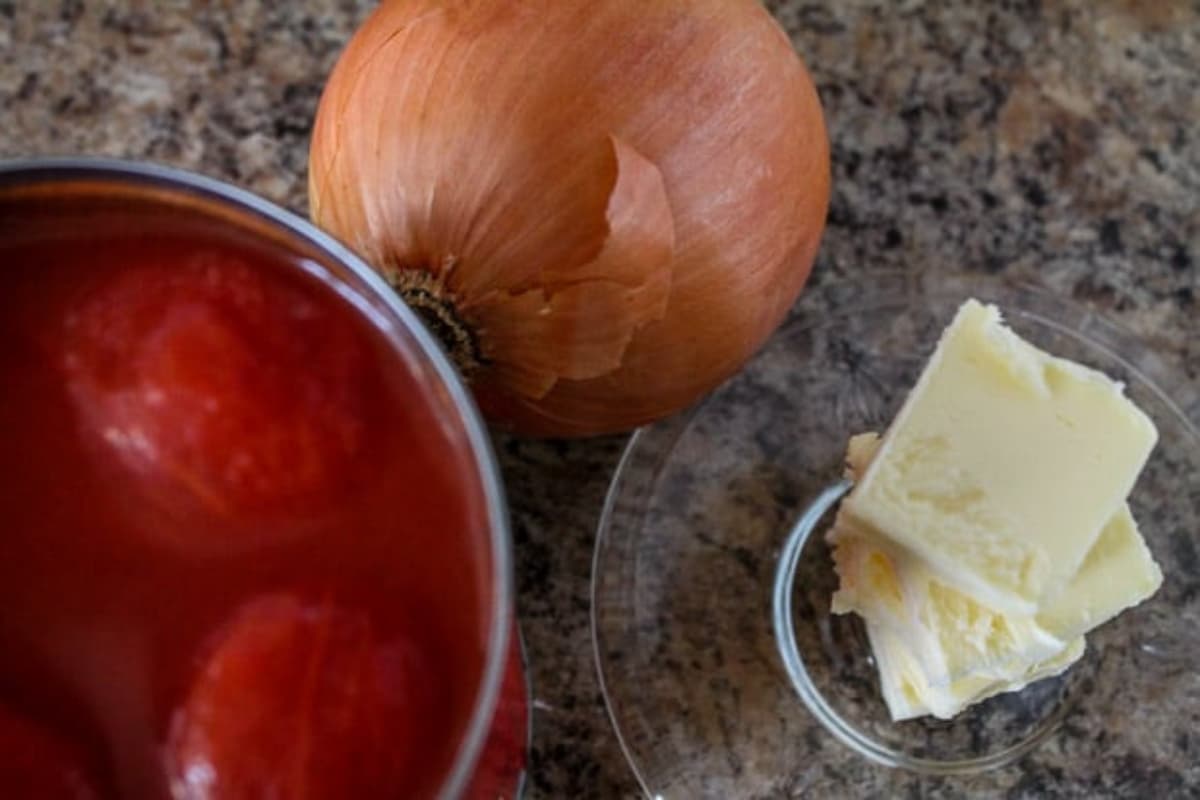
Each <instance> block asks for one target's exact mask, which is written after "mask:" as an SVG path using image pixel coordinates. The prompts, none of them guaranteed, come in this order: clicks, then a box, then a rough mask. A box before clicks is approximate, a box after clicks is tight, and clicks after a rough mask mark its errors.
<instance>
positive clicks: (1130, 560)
mask: <svg viewBox="0 0 1200 800" xmlns="http://www.w3.org/2000/svg"><path fill="white" fill-rule="evenodd" d="M878 447H879V437H878V436H877V435H876V434H860V435H858V436H854V437H852V438H851V440H850V443H849V445H848V447H847V455H846V462H847V477H849V478H851V479H856V478H857V477H858V476H859V475H861V474H863V473H864V472H865V471H866V470H867V468H868V466H869V464H870V462H871V460H872V458H873V457H874V456H875V455H876V451H877V450H878ZM828 539H829V541H830V542H831V544H832V545H833V548H834V560H835V566H836V568H837V572H838V574H839V577H840V580H841V585H840V587H839V589H838V591H837V592H836V593H835V595H834V598H833V610H834V611H835V612H836V613H845V612H848V611H855V612H857V613H859V614H860V615H861V616H862V617H863V618H864V619H865V620H866V622H867V627H868V634H869V635H870V638H871V643H872V649H873V650H875V655H876V660H877V663H878V666H879V671H880V683H881V688H882V690H883V693H884V696H885V700H886V701H887V704H888V707H889V710H890V711H891V712H892V714H893V717H894V718H895V719H907V718H909V717H911V716H919V715H921V714H924V713H932V714H934V715H936V716H941V717H947V716H952V715H953V714H955V713H957V711H959V710H961V709H962V708H964V707H965V706H966V705H968V704H970V703H973V702H977V701H978V700H980V699H983V698H984V697H989V696H991V695H994V694H997V693H1000V692H1004V691H1015V690H1016V689H1018V688H1021V687H1024V686H1025V685H1027V684H1028V683H1030V682H1032V681H1034V680H1039V679H1041V678H1043V677H1048V676H1050V675H1054V674H1058V673H1059V672H1061V671H1062V670H1063V669H1065V668H1066V667H1067V666H1068V665H1069V664H1071V663H1073V662H1074V661H1075V660H1076V659H1077V658H1078V656H1079V654H1080V653H1082V650H1083V640H1082V634H1084V633H1086V632H1087V631H1088V630H1090V629H1091V628H1093V627H1095V626H1096V625H1099V624H1102V623H1103V622H1106V621H1107V620H1109V619H1111V618H1112V617H1113V616H1115V615H1116V614H1118V613H1120V611H1122V610H1123V609H1125V608H1128V607H1130V606H1133V605H1136V604H1137V603H1139V602H1141V601H1142V600H1144V599H1146V598H1147V597H1149V596H1150V595H1152V594H1153V593H1154V592H1155V591H1156V590H1157V589H1158V587H1159V585H1160V584H1161V582H1162V573H1161V571H1160V570H1159V568H1158V565H1157V564H1155V562H1154V559H1153V557H1152V556H1151V555H1150V552H1149V550H1148V548H1147V547H1146V545H1145V542H1144V541H1143V540H1142V537H1141V535H1140V533H1139V532H1138V530H1137V526H1136V524H1135V523H1134V520H1133V516H1132V514H1131V513H1130V512H1129V509H1128V507H1126V506H1124V505H1123V506H1122V507H1121V509H1120V510H1119V511H1118V512H1117V513H1116V514H1115V515H1114V516H1113V517H1112V519H1111V520H1110V521H1109V524H1108V525H1106V526H1105V527H1104V530H1103V532H1102V533H1101V535H1100V537H1099V538H1098V539H1097V541H1096V543H1095V545H1094V546H1093V547H1092V549H1091V550H1090V551H1089V552H1088V554H1087V556H1086V558H1085V559H1084V562H1083V564H1082V565H1081V567H1080V570H1079V571H1078V572H1077V573H1076V574H1075V575H1074V576H1073V577H1072V579H1071V580H1070V582H1069V583H1068V584H1067V587H1066V588H1065V589H1064V590H1063V591H1062V592H1061V593H1060V594H1059V596H1058V597H1057V598H1056V599H1055V601H1053V602H1052V603H1050V604H1049V605H1048V607H1047V608H1046V609H1045V610H1043V611H1042V612H1041V613H1040V614H1038V615H1036V616H1031V615H1006V614H1002V613H1000V612H997V611H994V610H992V609H990V608H987V607H986V606H984V605H982V604H980V603H978V602H976V601H975V600H973V599H972V598H970V597H968V596H966V595H964V594H962V593H960V592H958V591H956V590H954V589H952V588H950V587H947V586H944V585H942V584H941V583H939V581H938V580H937V578H936V576H934V575H933V574H932V573H931V572H930V571H929V570H928V569H926V568H925V566H924V565H923V564H922V562H921V561H920V560H919V559H915V558H914V557H913V556H912V555H911V554H909V553H907V552H906V551H904V550H902V549H896V548H894V547H891V546H890V543H889V542H888V541H887V540H885V539H883V538H882V537H879V536H878V535H877V534H874V533H873V532H871V531H870V530H869V529H868V528H866V527H864V525H863V524H862V523H861V522H859V521H857V520H855V519H854V518H853V517H851V516H850V515H848V514H845V513H839V515H838V519H837V522H836V523H835V525H834V528H833V529H832V530H831V531H830V533H829V535H828Z"/></svg>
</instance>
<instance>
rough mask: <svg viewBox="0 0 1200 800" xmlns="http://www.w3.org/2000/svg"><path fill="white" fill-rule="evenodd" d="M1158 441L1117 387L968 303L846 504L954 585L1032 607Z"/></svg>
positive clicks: (1070, 567) (994, 603) (1075, 561)
mask: <svg viewBox="0 0 1200 800" xmlns="http://www.w3.org/2000/svg"><path fill="white" fill-rule="evenodd" d="M1156 439H1157V431H1156V430H1155V428H1154V425H1153V423H1152V422H1151V421H1150V419H1149V418H1148V417H1147V416H1146V415H1145V414H1144V413H1142V412H1141V410H1139V409H1138V408H1137V407H1136V406H1135V405H1134V404H1133V403H1132V402H1131V401H1130V400H1129V399H1128V398H1126V397H1125V395H1124V393H1123V391H1122V386H1121V385H1120V384H1119V383H1116V382H1115V381H1113V380H1111V379H1110V378H1108V377H1107V376H1105V375H1103V374H1101V373H1099V372H1096V371H1095V370H1091V369H1088V368H1087V367H1084V366H1081V365H1079V364H1075V363H1073V362H1070V361H1067V360H1065V359H1061V358H1056V357H1054V356H1051V355H1048V354H1046V353H1044V352H1042V351H1040V350H1038V349H1037V348H1035V347H1034V346H1033V345H1031V344H1029V343H1028V342H1026V341H1024V340H1023V339H1021V338H1020V337H1018V336H1017V335H1016V334H1015V333H1013V332H1012V331H1011V330H1009V329H1008V328H1006V327H1005V326H1004V325H1003V324H1002V321H1001V318H1000V313H999V311H997V310H996V309H995V308H994V307H991V306H983V305H981V304H980V303H978V302H977V301H974V300H969V301H967V302H966V303H965V304H964V305H963V306H962V308H961V309H960V310H959V312H958V314H957V315H956V317H955V319H954V321H953V322H952V323H951V325H950V326H949V327H948V328H947V329H946V331H945V333H944V334H943V335H942V339H941V341H940V342H939V344H938V346H937V349H936V351H935V352H934V354H933V357H932V358H931V360H930V362H929V364H928V365H927V366H926V368H925V371H924V372H923V374H922V375H921V378H920V380H919V381H918V383H917V385H916V387H915V388H914V389H913V390H912V392H911V394H910V395H909V397H908V399H907V400H906V402H905V403H904V406H903V407H902V409H901V410H900V413H899V415H898V416H897V418H896V420H895V421H894V422H893V424H892V426H891V428H889V430H888V432H887V434H886V436H885V437H884V439H883V442H882V445H881V447H880V449H879V452H878V454H877V455H876V457H875V458H874V459H873V460H872V461H871V464H870V466H869V467H868V468H867V470H866V472H865V473H864V474H863V475H862V480H861V481H860V482H859V483H858V484H857V485H856V486H855V488H854V490H853V491H852V492H851V494H850V496H849V497H848V498H847V499H846V501H845V502H844V503H843V508H844V509H846V510H847V511H848V512H849V513H850V514H851V515H852V516H853V517H855V518H856V519H857V520H859V521H861V522H862V523H865V524H866V525H867V526H869V527H870V528H871V529H873V530H875V531H878V532H879V533H880V534H882V535H883V536H884V537H885V538H886V539H887V540H889V541H892V542H894V543H895V544H897V545H898V546H900V547H902V548H904V549H905V550H906V551H908V552H911V553H912V554H913V555H914V556H915V557H916V558H919V559H920V560H921V561H922V562H923V563H924V564H925V565H927V567H928V568H929V569H930V570H931V572H933V573H934V574H936V575H937V576H938V578H939V580H940V581H941V582H942V583H943V584H944V585H946V586H949V587H952V588H954V589H957V590H958V591H960V592H962V593H963V594H966V595H968V596H969V597H972V598H975V599H976V600H978V601H979V602H981V603H984V604H986V605H987V606H988V607H990V608H993V609H996V610H998V611H1001V612H1004V613H1007V614H1026V615H1029V614H1033V613H1035V612H1036V611H1037V610H1038V609H1039V608H1040V607H1041V605H1042V604H1043V603H1044V602H1046V601H1048V600H1050V599H1052V598H1053V596H1054V594H1055V593H1056V592H1058V591H1061V590H1062V588H1063V587H1065V586H1066V584H1067V583H1068V581H1069V580H1070V579H1071V577H1072V576H1073V575H1074V574H1075V573H1076V572H1077V571H1078V570H1079V567H1080V566H1081V564H1082V563H1083V560H1084V557H1085V556H1086V555H1087V553H1088V552H1089V551H1090V550H1091V549H1092V546H1093V545H1094V544H1095V543H1096V540H1097V538H1098V537H1099V536H1100V532H1101V531H1102V530H1103V529H1104V526H1105V525H1106V523H1107V522H1108V521H1109V519H1110V518H1112V516H1113V515H1114V514H1116V513H1117V511H1118V510H1119V509H1120V508H1121V505H1122V503H1123V502H1124V500H1125V497H1126V496H1127V495H1128V493H1129V491H1130V489H1132V487H1133V483H1134V480H1135V479H1136V478H1137V475H1138V473H1139V472H1140V470H1141V468H1142V466H1143V465H1144V464H1145V462H1146V459H1147V458H1148V457H1149V454H1150V451H1151V449H1152V448H1153V447H1154V444H1155V442H1156Z"/></svg>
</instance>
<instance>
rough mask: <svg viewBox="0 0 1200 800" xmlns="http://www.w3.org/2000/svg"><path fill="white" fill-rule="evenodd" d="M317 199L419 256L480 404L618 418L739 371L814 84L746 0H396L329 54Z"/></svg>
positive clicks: (371, 242) (802, 234)
mask: <svg viewBox="0 0 1200 800" xmlns="http://www.w3.org/2000/svg"><path fill="white" fill-rule="evenodd" d="M309 193H310V204H311V213H312V217H313V220H314V221H315V222H316V223H317V224H318V225H320V226H321V227H323V228H325V229H326V230H328V231H329V232H331V233H333V234H334V235H335V236H338V237H339V238H341V239H342V240H344V241H345V242H346V243H347V244H349V245H350V246H351V247H352V248H354V249H355V250H357V251H358V252H359V253H360V254H361V255H362V256H363V257H364V258H365V259H366V260H367V261H368V262H370V263H371V264H372V265H373V266H374V267H375V268H376V269H378V270H379V271H381V272H383V273H384V274H385V275H388V276H390V277H393V278H395V276H396V275H397V274H399V273H402V272H404V271H406V270H424V271H427V272H429V273H430V274H431V275H433V276H434V277H435V278H436V279H437V280H438V282H439V283H440V284H441V285H442V286H444V290H445V296H446V298H447V299H448V301H449V302H450V303H452V305H453V307H454V311H455V314H456V316H457V317H458V318H459V319H460V320H461V322H462V323H463V324H464V325H465V326H466V327H467V328H469V329H470V331H471V334H472V338H473V340H474V341H475V342H477V343H478V348H479V350H480V352H479V356H480V362H481V364H482V366H481V367H480V368H479V369H478V370H476V371H475V372H474V373H473V374H472V375H470V376H468V377H469V378H470V380H471V383H472V387H473V389H474V391H475V395H476V399H477V401H478V402H479V404H480V407H481V408H482V409H483V411H484V413H485V414H486V415H487V416H488V417H489V418H490V419H491V420H492V421H494V422H497V423H499V424H501V425H503V426H506V427H510V428H514V429H516V430H518V431H520V432H524V433H528V434H536V435H553V436H578V435H590V434H598V433H608V432H615V431H621V430H627V429H629V428H631V427H634V426H637V425H640V424H643V423H646V422H650V421H652V420H654V419H657V418H660V417H662V416H665V415H667V414H670V413H672V412H674V411H676V410H678V409H680V408H682V407H684V406H686V405H688V404H689V403H691V402H693V401H694V400H695V399H696V398H698V397H699V396H701V395H702V394H703V393H705V392H707V391H708V390H710V389H712V388H713V387H714V386H716V385H717V384H718V383H720V382H721V381H723V380H724V379H725V378H727V377H729V376H730V375H731V374H733V373H734V372H735V371H737V369H738V368H739V367H740V366H741V365H742V364H743V363H744V362H745V360H746V359H747V358H748V357H749V356H750V355H752V354H753V353H754V352H755V351H756V350H757V349H758V348H759V347H760V346H761V345H762V343H763V342H764V341H765V340H766V338H767V337H768V336H769V335H770V334H771V333H772V332H773V331H774V330H775V328H776V327H777V326H778V325H779V323H780V322H781V321H782V320H783V317H784V316H785V315H786V313H787V311H788V309H789V308H790V307H791V306H792V304H793V303H794V301H795V299H796V297H797V296H798V295H799V293H800V291H801V289H802V288H803V286H804V283H805V281H806V280H807V278H808V275H809V272H810V271H811V268H812V263H813V260H814V258H815V256H816V251H817V248H818V245H819V242H820V237H821V233H822V230H823V228H824V222H825V214H826V210H827V206H828V199H829V145H828V139H827V136H826V133H825V125H824V119H823V116H822V113H821V106H820V101H819V99H818V97H817V94H816V91H815V89H814V87H813V85H812V81H811V80H810V78H809V76H808V74H807V72H806V71H805V69H804V66H803V64H802V63H801V62H800V59H799V58H798V57H797V55H796V54H795V51H794V50H793V49H792V46H791V43H790V42H789V41H788V39H787V37H786V35H785V34H784V33H783V31H782V30H781V29H780V28H779V27H778V25H777V24H776V23H775V21H774V20H773V19H772V18H771V16H770V15H769V14H768V13H767V12H766V10H765V9H764V8H762V6H761V5H760V4H759V3H758V2H757V0H654V2H646V0H586V1H584V0H391V1H385V2H384V3H382V4H381V5H380V7H379V8H378V9H377V10H376V12H375V13H374V14H373V15H372V16H371V17H370V19H368V21H367V22H366V23H365V25H364V26H363V28H362V29H360V31H359V32H358V33H357V34H356V35H355V37H354V38H353V40H352V41H351V42H350V44H349V46H348V48H347V49H346V51H345V52H344V53H343V55H342V57H341V59H340V60H339V62H338V65H337V67H336V68H335V70H334V72H333V74H332V76H331V77H330V80H329V83H328V85H327V87H326V89H325V93H324V96H323V97H322V100H321V105H320V109H319V111H318V114H317V120H316V124H315V128H314V132H313V141H312V149H311V153H310V171H309Z"/></svg>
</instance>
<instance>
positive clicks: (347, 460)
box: [63, 249, 368, 517]
mask: <svg viewBox="0 0 1200 800" xmlns="http://www.w3.org/2000/svg"><path fill="white" fill-rule="evenodd" d="M148 253H149V255H147V257H146V262H147V263H133V264H129V265H123V266H121V267H119V268H117V269H116V270H113V271H112V272H111V273H109V274H106V275H104V276H102V278H101V279H99V280H98V281H97V285H96V286H94V287H93V288H92V289H91V290H90V291H88V292H87V293H86V294H85V295H84V296H83V297H82V298H81V299H80V300H79V302H78V303H76V304H75V305H74V306H73V307H72V308H71V309H70V311H69V312H68V314H67V316H66V323H65V326H64V332H63V364H64V367H65V372H66V376H67V384H68V389H69V393H70V396H71V398H72V399H73V400H74V403H75V405H76V406H77V408H78V410H79V413H80V416H81V418H82V420H83V423H84V426H85V428H86V429H87V430H88V431H89V433H90V434H91V435H92V436H93V437H94V438H95V439H96V440H98V441H99V442H100V445H101V448H102V449H104V450H107V451H108V452H110V453H112V454H115V455H116V457H117V461H119V462H120V464H122V465H123V467H124V469H125V470H126V471H127V472H129V473H132V474H133V475H134V476H135V477H136V478H137V479H138V480H139V481H141V482H142V483H144V484H145V485H146V486H148V487H151V488H152V489H153V490H154V491H155V493H156V494H157V495H159V496H161V497H166V498H185V499H187V500H189V501H192V502H196V503H199V504H200V505H201V506H202V507H203V508H205V509H207V510H209V511H211V512H216V513H218V514H221V515H223V516H225V517H238V516H246V515H251V516H253V515H255V514H263V513H268V514H269V513H273V512H278V511H280V510H307V509H310V508H312V507H314V506H316V505H319V504H320V503H321V502H322V500H323V499H326V498H327V497H328V496H329V495H330V494H331V493H333V492H334V491H335V490H336V489H337V488H338V486H339V485H341V484H342V483H343V482H344V481H345V480H346V473H347V468H348V467H349V466H350V464H351V463H352V462H353V461H354V460H355V459H356V457H357V455H358V454H359V451H360V450H361V449H362V445H363V439H364V431H363V419H364V413H365V412H364V408H365V405H366V401H367V398H366V394H367V390H366V388H365V384H364V380H365V376H366V374H367V369H368V359H367V346H366V343H365V341H364V340H363V336H362V335H361V334H360V332H359V331H358V329H357V328H356V327H355V325H354V324H353V320H352V318H350V317H349V312H348V311H347V310H346V309H343V308H342V307H340V306H339V305H338V304H337V302H336V301H334V300H332V299H329V298H326V297H324V296H322V295H320V294H318V293H316V292H315V291H312V290H310V289H309V288H308V287H306V286H301V285H296V284H293V283H290V282H287V281H285V280H284V279H283V277H282V276H280V275H278V274H275V273H273V272H272V271H271V270H270V269H269V268H267V267H266V266H263V265H261V264H258V263H256V262H254V261H253V260H252V259H250V258H248V257H244V256H241V255H239V254H237V253H234V252H226V251H223V250H219V249H216V250H200V251H198V252H192V253H187V252H186V251H185V254H184V255H182V256H176V255H175V254H174V253H173V251H168V252H166V253H165V254H162V253H160V254H155V253H154V251H153V250H149V251H148Z"/></svg>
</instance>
